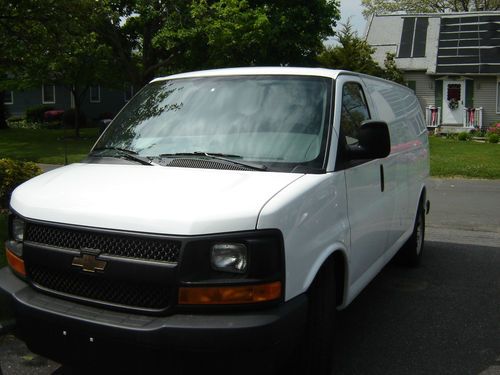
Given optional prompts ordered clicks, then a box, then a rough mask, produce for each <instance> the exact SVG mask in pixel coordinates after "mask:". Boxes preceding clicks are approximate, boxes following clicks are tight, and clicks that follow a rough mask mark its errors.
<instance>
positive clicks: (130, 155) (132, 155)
mask: <svg viewBox="0 0 500 375" xmlns="http://www.w3.org/2000/svg"><path fill="white" fill-rule="evenodd" d="M100 151H115V152H118V154H119V155H118V156H117V155H105V156H109V157H121V158H124V159H128V160H133V161H136V162H138V163H141V164H144V165H152V163H153V162H152V161H151V160H149V159H148V158H145V157H142V156H139V154H138V153H137V152H136V151H133V150H127V149H125V148H120V147H99V148H95V149H93V150H92V152H91V153H90V155H96V153H99V152H100ZM100 155H102V153H100Z"/></svg>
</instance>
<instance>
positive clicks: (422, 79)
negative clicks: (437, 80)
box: [404, 71, 435, 108]
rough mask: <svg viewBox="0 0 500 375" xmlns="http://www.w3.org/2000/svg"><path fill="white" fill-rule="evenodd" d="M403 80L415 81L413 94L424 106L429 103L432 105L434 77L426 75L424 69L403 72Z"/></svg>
mask: <svg viewBox="0 0 500 375" xmlns="http://www.w3.org/2000/svg"><path fill="white" fill-rule="evenodd" d="M404 80H405V81H415V84H416V86H415V94H416V95H417V97H418V100H419V101H420V104H421V105H422V108H425V107H427V106H429V105H434V104H435V103H434V100H435V97H434V77H432V76H428V75H426V74H425V72H424V71H422V72H405V73H404Z"/></svg>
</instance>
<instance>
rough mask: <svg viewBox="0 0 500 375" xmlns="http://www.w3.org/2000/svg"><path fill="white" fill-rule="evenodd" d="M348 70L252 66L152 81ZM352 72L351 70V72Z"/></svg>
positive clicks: (327, 73) (323, 73) (333, 73)
mask: <svg viewBox="0 0 500 375" xmlns="http://www.w3.org/2000/svg"><path fill="white" fill-rule="evenodd" d="M342 72H345V73H347V71H345V70H333V69H324V68H294V67H251V68H227V69H213V70H200V71H197V72H189V73H181V74H174V75H171V76H166V77H159V78H155V79H153V80H152V81H151V82H157V81H164V80H167V79H179V78H192V77H217V76H238V75H297V76H317V77H318V76H319V77H327V78H333V79H335V78H337V76H338V75H339V74H340V73H342ZM349 73H350V72H349Z"/></svg>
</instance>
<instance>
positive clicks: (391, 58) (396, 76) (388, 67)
mask: <svg viewBox="0 0 500 375" xmlns="http://www.w3.org/2000/svg"><path fill="white" fill-rule="evenodd" d="M395 58H396V54H395V53H391V52H387V53H386V55H385V60H384V70H383V73H382V77H383V78H385V79H388V80H390V81H394V82H397V83H401V84H404V83H405V80H404V77H403V72H402V71H401V70H399V68H398V67H397V65H396V60H395Z"/></svg>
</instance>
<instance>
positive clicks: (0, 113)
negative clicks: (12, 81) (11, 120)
mask: <svg viewBox="0 0 500 375" xmlns="http://www.w3.org/2000/svg"><path fill="white" fill-rule="evenodd" d="M4 94H5V92H4V91H0V99H1V100H2V101H1V102H0V130H2V129H8V128H9V126H8V125H7V107H5V104H4V103H3V98H4Z"/></svg>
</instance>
